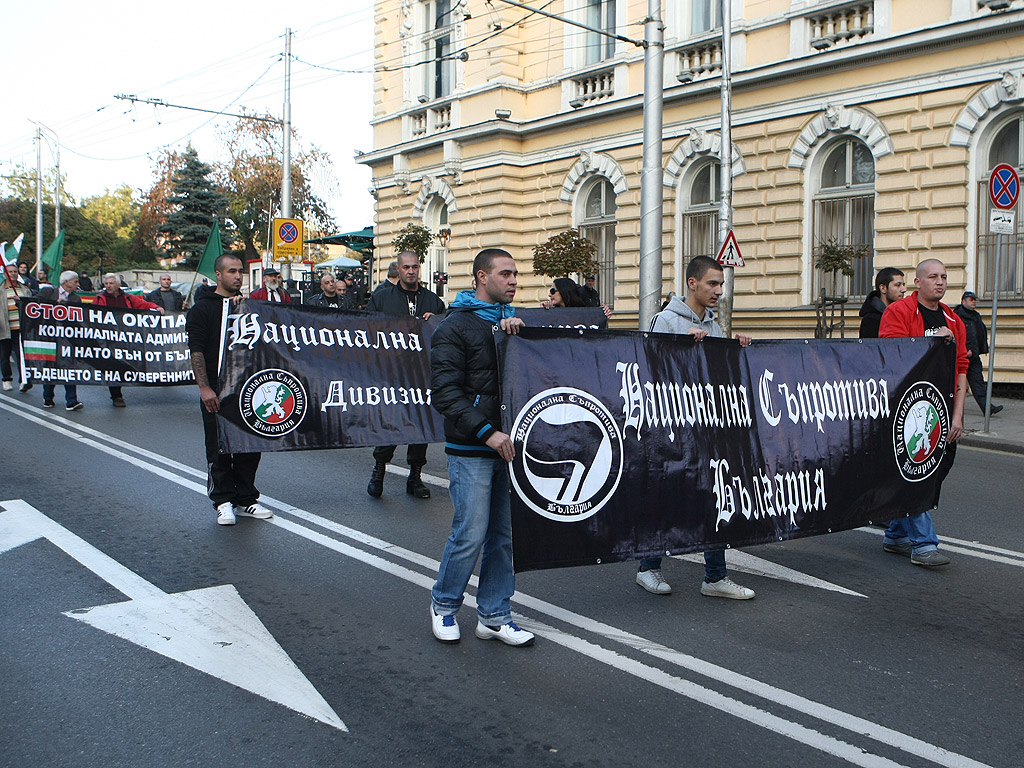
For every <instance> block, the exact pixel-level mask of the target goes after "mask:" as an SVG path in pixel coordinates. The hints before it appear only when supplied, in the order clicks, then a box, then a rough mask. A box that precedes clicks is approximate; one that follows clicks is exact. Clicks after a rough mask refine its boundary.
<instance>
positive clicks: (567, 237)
mask: <svg viewBox="0 0 1024 768" xmlns="http://www.w3.org/2000/svg"><path fill="white" fill-rule="evenodd" d="M599 269H600V266H599V265H598V263H597V246H596V245H594V243H592V242H590V241H589V240H587V238H585V237H583V236H582V235H581V234H580V232H579V230H578V229H576V228H572V229H567V230H565V231H563V232H559V233H558V234H556V235H552V236H551V237H549V238H548V239H547V241H546V242H544V243H541V244H540V245H535V246H534V247H533V271H534V272H536V273H537V274H538V275H546V276H547V277H568V276H569V275H570V274H571V273H573V272H578V273H580V274H583V275H590V274H594V273H595V272H597V271H598V270H599Z"/></svg>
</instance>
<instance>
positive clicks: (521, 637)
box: [476, 621, 533, 645]
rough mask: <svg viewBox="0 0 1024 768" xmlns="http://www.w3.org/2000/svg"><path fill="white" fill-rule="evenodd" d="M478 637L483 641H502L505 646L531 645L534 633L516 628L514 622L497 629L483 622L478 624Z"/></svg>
mask: <svg viewBox="0 0 1024 768" xmlns="http://www.w3.org/2000/svg"><path fill="white" fill-rule="evenodd" d="M476 636H477V637H479V638H480V639H481V640H501V642H503V643H504V644H505V645H530V644H531V643H533V632H527V631H526V630H525V629H522V628H520V627H518V626H516V623H515V622H514V621H509V622H506V623H505V624H502V625H501V626H500V627H498V628H497V629H493V628H491V627H488V626H487V625H486V624H484V623H483V622H482V621H477V623H476Z"/></svg>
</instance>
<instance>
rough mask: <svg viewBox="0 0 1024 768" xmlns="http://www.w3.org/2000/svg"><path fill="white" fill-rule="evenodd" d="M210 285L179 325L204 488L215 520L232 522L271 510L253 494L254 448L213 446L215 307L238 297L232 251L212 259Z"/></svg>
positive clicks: (238, 271) (238, 263)
mask: <svg viewBox="0 0 1024 768" xmlns="http://www.w3.org/2000/svg"><path fill="white" fill-rule="evenodd" d="M213 268H214V272H215V274H216V275H217V287H216V289H213V288H210V287H209V286H201V287H200V288H199V290H198V291H196V297H195V304H193V306H192V309H190V310H189V312H188V319H187V320H186V322H185V330H186V331H187V332H188V349H189V355H190V357H191V361H192V371H193V372H194V373H195V375H196V383H197V384H198V385H199V398H200V400H202V414H203V431H204V433H205V436H206V465H207V472H208V474H207V482H206V489H207V493H208V494H209V496H210V500H211V501H212V502H213V506H214V509H216V511H217V524H218V525H234V524H235V517H236V515H244V516H246V517H258V518H263V519H265V518H268V517H273V516H274V513H273V512H271V511H270V510H269V509H265V508H264V507H261V506H260V505H259V504H258V503H257V500H258V499H259V497H260V492H259V491H258V490H257V489H256V470H257V469H258V468H259V465H260V456H261V454H259V453H220V452H219V451H218V448H217V411H219V410H220V400H219V399H218V398H217V365H218V362H219V358H218V355H219V354H220V334H221V313H222V311H223V304H224V299H234V298H235V297H239V298H240V297H241V295H242V293H241V291H242V275H243V274H245V267H244V265H243V264H242V260H241V259H239V258H238V257H237V256H234V255H232V254H227V253H226V254H224V255H222V256H220V257H219V258H218V259H217V261H216V263H215V264H214V267H213Z"/></svg>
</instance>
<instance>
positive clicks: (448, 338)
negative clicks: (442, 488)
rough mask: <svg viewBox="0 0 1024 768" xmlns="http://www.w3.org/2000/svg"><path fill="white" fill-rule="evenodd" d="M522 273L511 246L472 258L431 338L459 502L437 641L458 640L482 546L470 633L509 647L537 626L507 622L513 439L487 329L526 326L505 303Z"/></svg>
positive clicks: (435, 606) (442, 581) (434, 623)
mask: <svg viewBox="0 0 1024 768" xmlns="http://www.w3.org/2000/svg"><path fill="white" fill-rule="evenodd" d="M414 258H415V257H414ZM400 263H401V262H400ZM417 263H418V262H417ZM518 274H519V273H518V270H516V263H515V261H514V260H513V259H512V256H511V254H509V253H508V252H507V251H503V250H501V249H499V248H486V249H484V250H482V251H480V253H478V254H477V256H476V258H475V259H474V260H473V275H474V278H475V281H476V290H475V291H459V294H458V296H457V297H456V299H455V301H454V302H453V303H452V305H451V307H450V309H449V311H448V314H447V315H446V317H445V319H444V320H443V321H442V323H441V325H440V326H438V328H437V330H436V331H434V335H433V337H432V339H431V347H430V374H431V375H430V384H431V388H432V390H433V405H434V408H436V409H437V410H438V412H440V413H441V414H442V415H443V416H444V433H445V453H446V454H448V479H449V483H450V484H449V489H450V491H451V497H452V504H453V505H454V507H455V515H454V517H453V519H452V532H451V535H450V536H449V537H448V540H447V541H446V542H445V545H444V553H443V554H442V556H441V567H440V569H439V570H438V574H437V581H436V582H435V583H434V587H433V589H431V591H430V603H431V604H430V618H431V630H432V631H433V633H434V637H436V638H437V639H438V640H440V641H441V642H442V643H455V642H458V641H459V638H460V632H459V624H458V622H457V621H456V620H455V616H456V614H457V613H458V612H459V608H461V607H462V602H463V600H464V599H465V595H466V586H467V585H468V584H469V578H470V576H472V575H473V568H474V566H475V565H476V561H477V558H478V557H481V552H482V559H481V561H480V581H479V585H478V587H477V593H476V601H477V616H478V621H477V625H476V636H477V637H478V638H480V639H481V640H492V639H493V640H500V641H501V642H503V643H505V644H506V645H512V646H522V645H530V644H531V643H532V642H533V640H534V636H533V633H531V632H527V631H526V630H524V629H520V628H519V627H518V626H516V624H515V622H513V621H512V608H511V602H512V593H513V592H515V589H516V576H515V571H514V570H513V567H512V511H511V501H510V496H509V475H508V462H510V461H512V459H513V458H514V457H515V448H514V446H513V443H512V438H511V437H510V436H509V435H507V434H505V433H504V432H501V431H500V430H499V429H498V427H499V426H500V425H501V410H500V409H501V399H500V397H499V393H498V357H497V349H496V348H495V343H494V332H495V331H493V330H492V329H493V328H494V327H495V326H498V325H500V327H501V330H503V331H504V332H505V333H511V334H515V333H518V332H519V329H520V328H521V327H522V326H523V325H524V323H523V321H522V319H520V318H518V317H514V316H513V314H514V311H515V310H513V309H512V308H511V307H509V306H508V305H509V304H511V303H512V299H513V298H515V295H516V276H517V275H518Z"/></svg>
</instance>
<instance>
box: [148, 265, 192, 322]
mask: <svg viewBox="0 0 1024 768" xmlns="http://www.w3.org/2000/svg"><path fill="white" fill-rule="evenodd" d="M146 301H151V302H153V303H154V304H156V305H157V306H158V307H163V308H164V311H166V312H181V310H182V309H184V308H185V297H184V296H182V295H181V294H180V293H179V292H178V291H176V290H174V289H173V288H171V276H170V275H169V274H167V273H166V272H165V273H164V274H162V275H160V287H159V288H157V289H156V290H153V291H150V292H149V293H147V294H146Z"/></svg>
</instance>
